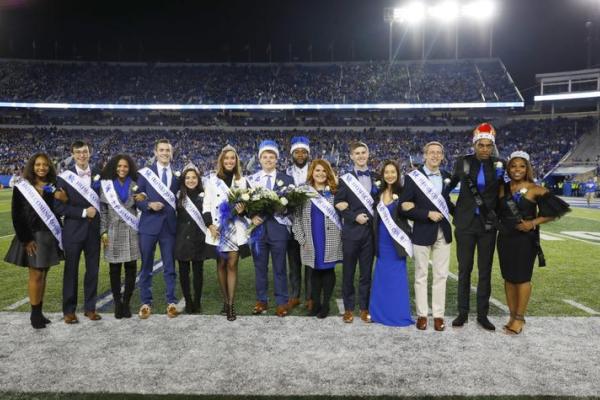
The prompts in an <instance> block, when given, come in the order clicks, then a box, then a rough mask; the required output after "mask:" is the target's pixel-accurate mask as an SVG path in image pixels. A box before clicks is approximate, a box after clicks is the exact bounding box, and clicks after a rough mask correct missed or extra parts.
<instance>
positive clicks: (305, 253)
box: [292, 196, 343, 268]
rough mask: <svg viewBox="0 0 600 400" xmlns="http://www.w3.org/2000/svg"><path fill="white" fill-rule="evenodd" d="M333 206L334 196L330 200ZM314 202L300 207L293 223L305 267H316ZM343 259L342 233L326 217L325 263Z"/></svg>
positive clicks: (295, 213)
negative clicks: (312, 215) (313, 221)
mask: <svg viewBox="0 0 600 400" xmlns="http://www.w3.org/2000/svg"><path fill="white" fill-rule="evenodd" d="M327 200H328V201H329V203H331V205H333V196H330V197H329V198H328V199H327ZM311 206H312V201H310V200H309V201H307V202H306V203H304V205H303V206H302V207H298V209H296V211H295V212H294V220H293V223H292V232H294V238H295V239H296V241H297V242H298V243H299V244H300V258H301V260H302V264H303V265H308V266H309V267H312V268H314V267H315V248H314V245H313V238H312V218H311ZM342 257H343V254H342V232H341V231H340V230H339V229H338V228H337V226H336V225H335V224H334V223H333V222H332V221H331V220H330V219H329V218H327V216H326V217H325V260H324V261H325V262H333V261H339V260H341V259H342Z"/></svg>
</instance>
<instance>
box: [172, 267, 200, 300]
mask: <svg viewBox="0 0 600 400" xmlns="http://www.w3.org/2000/svg"><path fill="white" fill-rule="evenodd" d="M178 263H179V283H180V284H181V292H182V293H183V297H184V298H185V301H186V304H188V305H190V304H194V306H195V307H196V308H197V307H198V306H200V300H201V299H202V284H203V281H204V262H203V261H178ZM190 264H191V266H192V275H193V279H194V281H193V285H194V298H193V300H192V293H191V291H190Z"/></svg>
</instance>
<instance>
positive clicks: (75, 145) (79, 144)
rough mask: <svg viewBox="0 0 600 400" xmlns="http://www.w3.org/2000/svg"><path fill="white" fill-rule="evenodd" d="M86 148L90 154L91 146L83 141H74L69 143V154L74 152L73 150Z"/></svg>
mask: <svg viewBox="0 0 600 400" xmlns="http://www.w3.org/2000/svg"><path fill="white" fill-rule="evenodd" d="M85 146H87V148H88V149H89V150H90V152H91V151H92V146H90V144H89V143H88V142H85V141H83V140H76V141H74V142H73V143H71V153H72V152H73V151H74V150H75V149H80V148H82V147H85Z"/></svg>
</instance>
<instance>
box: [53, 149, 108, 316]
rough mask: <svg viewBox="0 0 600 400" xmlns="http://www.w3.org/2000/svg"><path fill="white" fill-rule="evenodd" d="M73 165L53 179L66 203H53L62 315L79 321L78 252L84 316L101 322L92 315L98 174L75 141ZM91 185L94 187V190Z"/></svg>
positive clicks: (97, 237)
mask: <svg viewBox="0 0 600 400" xmlns="http://www.w3.org/2000/svg"><path fill="white" fill-rule="evenodd" d="M71 154H72V157H73V160H75V165H74V166H73V167H71V168H69V169H67V170H66V171H63V172H62V173H61V174H60V176H59V178H58V179H57V189H58V190H61V191H64V192H65V193H66V195H67V197H68V200H67V201H66V202H61V201H56V202H55V205H56V210H57V213H58V214H59V215H61V216H63V217H64V226H63V233H62V239H63V247H64V252H65V270H64V273H63V307H62V308H63V314H64V321H65V323H67V324H76V323H78V322H79V320H78V319H77V315H76V314H75V311H76V309H77V292H78V288H77V286H78V285H77V283H78V275H79V259H80V257H81V252H82V251H83V254H84V256H85V275H84V278H83V297H84V305H83V306H84V315H85V316H86V317H88V318H89V319H90V320H92V321H97V320H99V319H101V317H100V315H99V314H97V313H96V296H97V291H98V269H99V267H100V214H99V212H98V208H97V207H99V202H98V193H97V190H98V188H99V184H96V182H94V177H95V176H96V175H97V174H98V171H95V170H94V171H92V169H91V168H90V164H89V161H90V156H91V147H90V145H89V144H87V143H85V142H82V141H76V142H74V143H73V144H72V145H71ZM94 186H95V187H94Z"/></svg>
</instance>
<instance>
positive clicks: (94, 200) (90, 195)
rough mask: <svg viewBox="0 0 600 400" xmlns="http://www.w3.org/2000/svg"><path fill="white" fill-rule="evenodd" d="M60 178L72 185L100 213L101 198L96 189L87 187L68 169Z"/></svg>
mask: <svg viewBox="0 0 600 400" xmlns="http://www.w3.org/2000/svg"><path fill="white" fill-rule="evenodd" d="M59 176H60V177H61V178H62V179H64V180H65V182H67V183H68V184H69V185H71V187H72V188H73V189H75V190H76V191H77V193H79V194H80V195H82V196H83V198H84V199H86V200H87V202H88V203H90V204H91V205H92V206H93V207H94V208H95V209H96V210H98V212H100V198H99V197H98V193H96V192H94V189H92V188H91V186H88V185H86V184H85V182H84V181H83V179H81V178H80V177H79V176H78V175H77V174H75V173H74V172H73V171H69V170H68V169H67V170H65V171H63V172H62V173H61V174H60V175H59Z"/></svg>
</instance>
